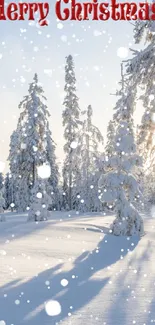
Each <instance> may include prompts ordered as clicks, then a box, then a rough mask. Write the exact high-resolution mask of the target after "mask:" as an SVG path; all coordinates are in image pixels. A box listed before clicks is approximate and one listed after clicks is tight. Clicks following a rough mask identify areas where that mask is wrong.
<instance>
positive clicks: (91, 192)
mask: <svg viewBox="0 0 155 325" xmlns="http://www.w3.org/2000/svg"><path fill="white" fill-rule="evenodd" d="M85 115H86V118H85V119H84V122H83V125H82V128H81V131H80V133H79V142H78V149H77V159H76V161H77V163H78V165H79V166H80V169H79V170H80V172H79V175H78V176H77V187H76V189H75V190H76V197H77V198H78V209H80V210H83V211H97V210H100V205H101V204H100V200H99V198H98V195H97V193H98V180H99V176H100V159H101V153H100V150H99V146H100V145H102V144H103V136H102V134H101V132H100V130H99V129H98V128H97V127H96V126H95V125H93V123H92V116H93V110H92V107H91V105H89V106H88V108H87V110H86V112H85Z"/></svg>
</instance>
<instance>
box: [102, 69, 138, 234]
mask: <svg viewBox="0 0 155 325" xmlns="http://www.w3.org/2000/svg"><path fill="white" fill-rule="evenodd" d="M128 82H129V84H128V86H124V77H123V72H122V90H121V91H120V98H119V100H118V101H117V103H116V107H115V113H114V120H115V122H116V135H115V139H114V149H115V156H113V157H111V158H110V159H109V160H110V161H109V163H110V165H111V171H109V172H108V173H107V174H105V175H103V176H102V177H101V178H100V181H99V186H100V187H103V193H102V201H103V202H107V203H108V204H113V202H114V203H115V210H116V219H115V220H114V222H113V224H112V226H111V229H112V233H113V234H114V235H129V236H130V235H133V234H139V235H143V232H144V230H143V220H142V218H141V216H140V214H139V212H138V211H137V210H136V208H135V207H134V205H133V203H134V201H135V197H137V196H138V197H140V196H141V192H140V190H139V186H138V182H137V180H136V178H135V176H134V175H133V170H134V167H135V166H136V165H137V164H139V163H140V159H139V156H137V154H136V145H135V142H134V131H133V112H134V106H135V87H134V86H133V84H132V82H131V80H129V81H128Z"/></svg>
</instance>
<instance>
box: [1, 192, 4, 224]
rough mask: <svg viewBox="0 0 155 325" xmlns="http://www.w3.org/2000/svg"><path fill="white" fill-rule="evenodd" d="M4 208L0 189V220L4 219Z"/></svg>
mask: <svg viewBox="0 0 155 325" xmlns="http://www.w3.org/2000/svg"><path fill="white" fill-rule="evenodd" d="M4 208H5V200H4V197H3V194H2V191H0V221H5V216H4Z"/></svg>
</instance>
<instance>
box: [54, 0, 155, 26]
mask: <svg viewBox="0 0 155 325" xmlns="http://www.w3.org/2000/svg"><path fill="white" fill-rule="evenodd" d="M55 11H56V15H57V17H58V19H60V20H68V19H69V20H90V19H91V20H102V21H105V20H108V19H110V18H111V19H113V20H137V19H139V20H155V3H152V4H149V3H147V2H140V3H134V2H122V3H118V2H117V1H116V0H110V1H108V2H102V3H101V2H98V0H92V1H90V2H83V3H82V2H78V1H76V0H57V2H56V6H55Z"/></svg>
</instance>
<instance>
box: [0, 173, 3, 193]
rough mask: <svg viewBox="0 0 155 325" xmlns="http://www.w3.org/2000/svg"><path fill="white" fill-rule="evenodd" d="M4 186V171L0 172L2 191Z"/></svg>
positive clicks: (0, 188) (0, 187)
mask: <svg viewBox="0 0 155 325" xmlns="http://www.w3.org/2000/svg"><path fill="white" fill-rule="evenodd" d="M3 186H4V176H3V173H0V191H1V190H2V188H3Z"/></svg>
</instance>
